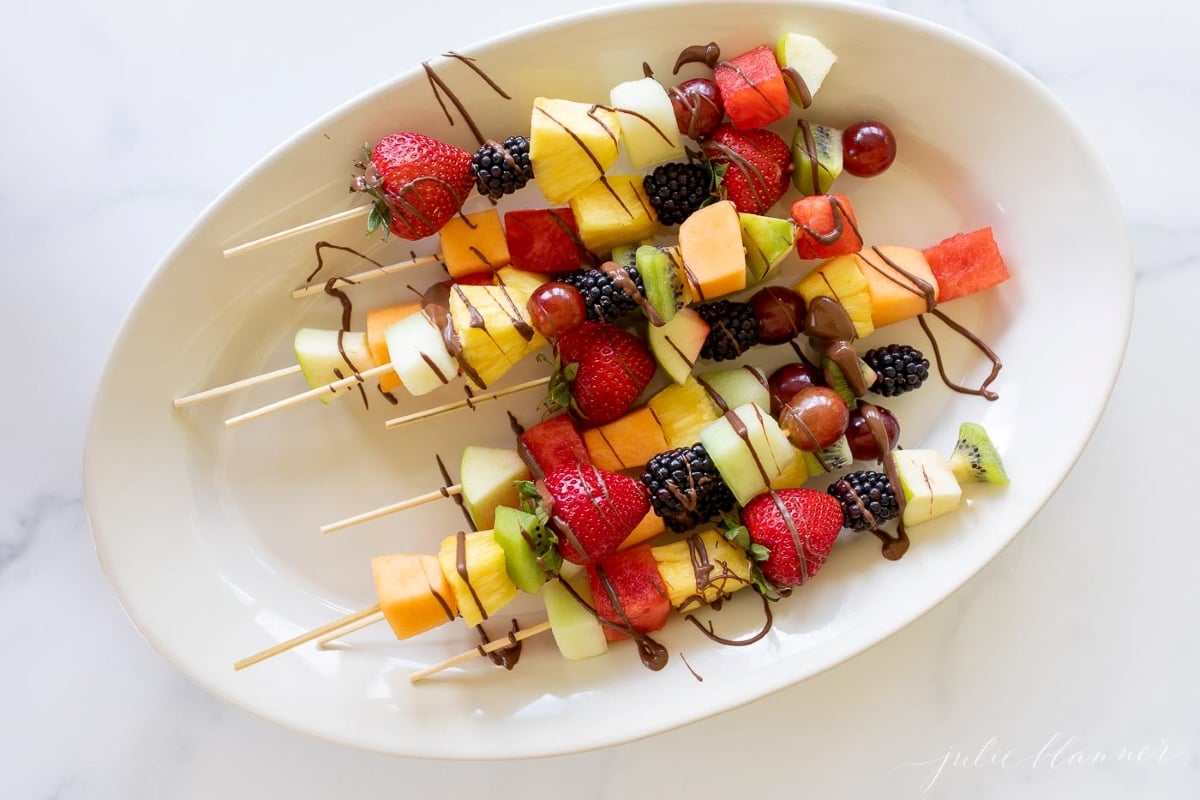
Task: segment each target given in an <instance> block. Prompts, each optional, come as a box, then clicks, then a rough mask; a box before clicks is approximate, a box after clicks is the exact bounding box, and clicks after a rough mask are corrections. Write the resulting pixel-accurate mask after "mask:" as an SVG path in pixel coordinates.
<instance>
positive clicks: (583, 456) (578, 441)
mask: <svg viewBox="0 0 1200 800" xmlns="http://www.w3.org/2000/svg"><path fill="white" fill-rule="evenodd" d="M517 451H518V452H519V453H520V454H521V458H522V459H523V460H524V461H525V464H526V465H527V466H528V467H529V471H530V472H531V473H533V476H534V477H535V478H542V477H545V476H546V475H548V474H549V473H551V472H553V471H554V470H556V469H558V468H559V467H570V466H574V465H576V464H590V463H592V462H591V459H590V458H589V456H588V451H587V447H585V446H584V444H583V439H582V438H581V437H580V436H579V430H578V429H577V428H576V427H575V423H574V422H573V421H572V420H571V417H570V416H568V415H567V414H560V415H558V416H557V417H551V418H550V419H547V420H544V421H542V422H539V423H538V424H537V425H534V426H533V427H532V428H530V429H528V430H527V431H525V432H524V433H522V434H521V435H520V437H518V439H517Z"/></svg>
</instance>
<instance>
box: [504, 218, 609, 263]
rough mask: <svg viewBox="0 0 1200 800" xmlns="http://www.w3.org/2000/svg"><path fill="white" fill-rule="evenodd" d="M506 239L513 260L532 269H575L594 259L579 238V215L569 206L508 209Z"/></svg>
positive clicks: (505, 220) (505, 224)
mask: <svg viewBox="0 0 1200 800" xmlns="http://www.w3.org/2000/svg"><path fill="white" fill-rule="evenodd" d="M504 240H505V242H506V243H507V244H508V253H509V263H511V264H512V266H514V267H516V268H517V269H523V270H528V271H529V272H541V273H543V274H546V275H553V274H554V273H557V272H571V271H572V270H576V269H579V265H580V264H581V263H583V262H585V261H590V260H591V254H590V253H588V251H587V250H586V249H585V248H584V246H583V240H582V239H580V238H579V227H578V226H577V225H576V224H575V215H574V214H573V213H572V212H571V209H570V208H566V207H563V208H538V209H524V210H520V211H509V212H507V213H506V214H505V215H504Z"/></svg>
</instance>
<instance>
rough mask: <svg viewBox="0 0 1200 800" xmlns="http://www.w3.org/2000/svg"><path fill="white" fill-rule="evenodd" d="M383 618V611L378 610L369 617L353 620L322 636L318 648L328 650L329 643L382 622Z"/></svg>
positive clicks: (318, 640)
mask: <svg viewBox="0 0 1200 800" xmlns="http://www.w3.org/2000/svg"><path fill="white" fill-rule="evenodd" d="M383 619H384V617H383V612H382V611H376V612H375V613H374V614H372V615H370V616H369V617H363V618H362V619H360V620H357V621H355V622H351V623H349V624H348V625H345V626H343V627H341V628H338V629H337V630H335V631H333V632H332V633H327V634H325V635H324V636H322V637H321V638H319V639H317V649H318V650H327V649H328V648H329V644H330V643H331V642H335V641H337V640H338V639H341V638H342V637H343V636H349V635H350V634H352V633H354V632H355V631H361V630H362V629H363V628H369V627H371V626H372V625H374V624H375V623H376V622H382V621H383Z"/></svg>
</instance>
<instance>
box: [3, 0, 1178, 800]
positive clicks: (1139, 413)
mask: <svg viewBox="0 0 1200 800" xmlns="http://www.w3.org/2000/svg"><path fill="white" fill-rule="evenodd" d="M599 5H602V4H601V3H599V2H595V0H591V2H588V0H581V2H576V3H574V4H572V3H571V2H570V0H568V2H565V3H564V2H551V0H526V2H524V3H510V4H502V5H497V4H491V3H488V4H485V3H483V2H481V0H458V2H456V3H454V6H455V11H454V13H446V14H444V15H440V16H430V15H422V14H416V15H411V16H410V12H407V11H405V10H404V8H405V6H404V4H392V5H391V6H383V7H369V6H360V7H357V8H356V12H357V13H350V12H349V11H345V10H334V8H333V6H332V5H330V6H329V7H328V8H324V9H322V10H317V11H304V12H302V11H300V10H299V9H298V8H297V6H296V5H295V4H294V3H284V2H281V0H252V1H251V2H248V3H245V2H242V3H237V2H233V1H232V0H211V1H210V2H208V3H204V4H173V3H165V4H164V3H150V2H146V0H117V2H114V3H105V4H93V3H82V2H68V3H65V4H38V3H34V2H32V1H31V0H17V2H16V3H15V4H6V5H5V12H4V16H5V18H6V19H5V22H4V25H3V30H4V33H3V34H0V41H2V42H3V45H2V46H0V66H2V67H3V72H4V74H5V75H6V78H5V80H4V81H3V83H0V107H2V108H3V109H4V129H5V139H6V146H5V147H4V148H2V149H0V176H2V177H3V186H4V188H3V191H2V192H0V209H2V211H3V213H0V233H2V235H3V239H4V242H5V247H4V251H3V256H2V257H0V258H2V263H3V277H4V280H5V284H6V290H5V293H4V299H3V301H2V303H0V307H2V308H3V312H4V313H3V314H0V330H3V333H4V336H5V338H7V339H8V340H9V341H10V342H13V343H17V342H20V343H22V346H26V347H31V348H32V352H31V354H29V355H27V356H23V357H21V358H19V359H18V358H15V357H14V361H13V362H12V365H13V366H14V372H13V377H14V379H15V380H14V384H13V385H11V387H10V389H9V391H7V392H5V393H4V395H3V397H2V399H0V409H2V410H3V413H0V426H2V429H3V438H2V440H3V442H4V452H5V458H4V459H3V461H2V462H0V464H2V466H0V469H2V470H3V473H2V474H3V482H2V484H0V485H2V486H3V489H2V491H0V514H2V519H3V523H2V524H0V642H3V645H2V649H3V652H4V657H3V658H2V659H0V775H3V779H2V780H0V785H3V786H4V790H3V791H0V794H2V795H3V796H5V797H11V798H20V799H21V800H40V799H41V798H46V800H49V799H50V798H59V799H61V800H74V798H94V799H96V800H110V799H111V800H117V799H118V798H120V799H121V800H127V799H128V798H205V800H208V799H209V798H215V797H234V798H241V797H282V796H286V797H291V798H297V799H299V798H327V797H331V796H337V797H380V796H386V795H393V794H397V793H403V794H405V795H410V796H411V795H417V794H422V793H426V792H435V791H440V792H442V793H448V794H449V795H450V796H467V795H468V794H476V793H482V792H487V793H488V795H489V796H492V797H497V798H506V797H513V798H517V797H521V798H527V797H533V796H543V795H544V796H559V795H560V794H561V793H562V792H563V791H570V792H571V793H572V795H573V796H575V797H580V798H584V797H589V798H607V797H622V798H632V797H652V796H653V797H682V796H700V795H701V794H703V796H712V797H717V796H731V795H732V796H754V795H762V794H765V792H766V791H767V790H775V791H780V790H782V791H788V792H791V793H795V794H797V795H800V794H804V795H806V796H818V797H819V796H832V797H893V798H900V797H918V796H929V797H974V798H993V797H995V798H1000V797H1017V796H1019V797H1022V798H1057V797H1091V798H1096V799H1097V800H1099V799H1100V798H1126V797H1154V798H1176V797H1178V798H1182V797H1193V796H1195V791H1196V786H1198V785H1200V724H1198V723H1197V719H1198V718H1200V717H1198V713H1197V712H1200V683H1198V682H1197V681H1196V680H1195V676H1196V675H1197V674H1198V673H1200V628H1198V627H1197V625H1196V624H1195V622H1194V617H1193V615H1192V613H1191V612H1192V610H1193V608H1194V607H1195V606H1196V605H1197V604H1200V589H1198V588H1197V587H1200V581H1197V579H1196V574H1197V566H1196V565H1197V564H1200V537H1198V536H1196V535H1195V532H1194V531H1193V530H1192V527H1191V526H1192V524H1193V522H1194V521H1193V520H1192V519H1191V518H1190V517H1189V516H1188V515H1186V514H1184V513H1183V510H1184V509H1185V508H1186V502H1185V501H1186V497H1187V496H1190V491H1191V490H1189V489H1187V484H1186V481H1187V478H1186V475H1187V474H1190V470H1191V469H1192V467H1193V465H1192V463H1191V458H1190V453H1189V452H1188V450H1187V447H1188V446H1190V441H1191V438H1192V437H1191V435H1190V433H1189V427H1188V423H1186V421H1185V420H1183V419H1182V417H1181V415H1182V413H1183V412H1182V411H1181V410H1179V409H1180V407H1179V405H1178V402H1176V400H1175V398H1176V397H1179V396H1181V395H1182V396H1186V391H1185V392H1183V393H1180V392H1176V391H1172V388H1173V386H1174V385H1177V384H1182V386H1181V387H1180V388H1182V389H1184V390H1187V389H1191V388H1195V387H1197V384H1198V381H1197V379H1196V377H1195V374H1194V372H1195V371H1194V370H1193V369H1192V368H1191V366H1190V365H1191V364H1192V363H1194V362H1195V360H1196V359H1197V358H1200V352H1197V351H1198V348H1197V345H1196V339H1195V338H1193V337H1192V336H1189V335H1187V334H1186V332H1185V330H1184V329H1185V327H1186V325H1187V324H1189V323H1188V320H1189V319H1190V314H1187V313H1185V301H1184V300H1183V299H1182V298H1184V297H1186V296H1187V295H1188V294H1190V293H1191V292H1196V291H1200V269H1198V268H1197V260H1196V255H1195V254H1194V253H1192V252H1191V247H1193V246H1197V245H1198V244H1200V226H1198V225H1197V221H1196V212H1195V200H1194V190H1193V188H1192V185H1191V181H1190V180H1188V179H1187V178H1186V176H1188V175H1195V174H1197V173H1198V172H1200V147H1197V146H1196V142H1195V137H1196V135H1197V130H1198V129H1200V127H1197V128H1194V127H1193V125H1197V126H1200V114H1198V112H1197V110H1196V108H1195V106H1194V101H1195V98H1197V97H1200V51H1197V49H1196V48H1195V46H1194V42H1195V41H1196V38H1197V33H1198V28H1200V11H1196V10H1195V9H1194V8H1191V7H1189V6H1186V5H1185V4H1179V3H1176V2H1173V0H1143V2H1141V3H1137V4H1128V5H1122V6H1119V7H1112V8H1105V9H1104V10H1103V11H1101V10H1098V9H1097V8H1096V6H1095V5H1094V4H1092V3H1085V2H1081V0H1071V2H1059V1H1058V0H1013V1H1006V2H1000V0H960V2H953V3H950V2H942V0H894V1H893V2H886V3H881V5H887V6H890V7H893V8H895V9H897V10H900V11H904V12H907V13H911V14H913V15H916V16H918V17H922V18H925V19H929V20H932V21H935V22H938V23H941V24H943V25H946V26H948V27H951V28H954V29H956V30H958V31H961V32H962V33H964V34H967V35H968V36H971V37H974V38H976V39H978V40H979V41H981V42H983V43H985V44H987V45H990V46H991V47H993V48H995V49H997V50H999V51H1000V52H1002V53H1004V54H1005V55H1007V56H1009V57H1010V58H1012V59H1014V60H1015V61H1016V62H1018V63H1019V64H1021V65H1022V66H1024V67H1025V68H1026V69H1028V70H1029V71H1030V72H1031V73H1033V74H1034V75H1035V76H1036V77H1037V78H1039V79H1040V80H1041V81H1043V82H1044V83H1045V84H1046V85H1047V86H1049V88H1050V89H1051V90H1052V91H1053V92H1054V93H1055V94H1056V95H1057V96H1058V97H1060V98H1061V99H1062V100H1063V101H1064V102H1065V103H1066V105H1067V106H1068V107H1069V109H1070V110H1071V112H1072V113H1073V114H1074V115H1075V117H1076V118H1077V119H1078V120H1079V121H1080V123H1081V124H1082V125H1083V127H1084V128H1085V129H1086V130H1087V131H1088V132H1089V134H1090V136H1091V138H1092V139H1093V141H1094V142H1095V144H1096V145H1097V146H1098V148H1099V150H1100V152H1101V154H1102V155H1103V157H1104V159H1105V160H1106V162H1107V164H1108V167H1109V169H1110V171H1111V174H1112V177H1113V180H1114V181H1115V183H1116V185H1117V187H1118V190H1119V192H1120V195H1121V198H1122V201H1123V204H1124V207H1125V210H1126V214H1127V219H1128V224H1129V228H1130V231H1131V234H1132V241H1133V248H1134V258H1135V268H1136V270H1137V282H1136V312H1135V318H1134V324H1133V332H1132V338H1131V339H1130V343H1129V350H1128V355H1127V359H1126V362H1125V366H1124V369H1123V372H1122V374H1121V378H1120V380H1119V382H1118V384H1117V387H1116V391H1115V393H1114V395H1113V397H1112V400H1111V403H1110V405H1109V408H1108V411H1107V413H1106V415H1105V417H1104V419H1103V420H1102V422H1101V424H1100V426H1099V429H1098V431H1097V432H1096V435H1095V438H1094V440H1093V441H1092V443H1091V445H1090V446H1089V447H1088V448H1087V450H1086V451H1085V452H1084V454H1083V456H1082V458H1081V460H1080V461H1079V464H1078V466H1077V467H1076V469H1075V470H1074V472H1073V473H1072V474H1071V476H1070V477H1069V478H1068V480H1067V481H1066V483H1065V484H1064V485H1063V487H1062V489H1061V490H1060V491H1059V492H1058V494H1057V495H1056V496H1055V498H1054V499H1053V500H1052V501H1051V502H1050V504H1049V505H1048V506H1047V507H1046V508H1045V510H1044V511H1043V512H1042V513H1041V514H1040V515H1039V516H1038V517H1037V519H1036V520H1035V521H1034V522H1033V524H1031V525H1030V526H1029V528H1028V529H1027V530H1026V531H1025V532H1024V533H1023V534H1022V535H1021V536H1020V537H1018V539H1017V540H1016V541H1015V542H1014V543H1013V544H1012V545H1011V546H1010V547H1009V548H1008V549H1007V550H1006V551H1005V552H1004V553H1003V554H1002V555H1001V556H1000V557H999V558H997V559H996V560H995V561H994V562H993V563H992V564H991V565H989V566H988V567H987V568H985V569H984V570H983V571H982V572H981V573H980V574H979V575H978V576H977V577H976V578H975V579H973V580H972V581H970V582H969V583H968V584H967V586H966V587H965V588H963V589H962V590H961V591H959V592H957V593H956V594H955V595H953V596H952V597H951V598H949V599H948V600H947V601H945V602H944V603H942V604H941V605H940V606H938V607H937V608H935V609H934V610H932V611H931V612H930V613H929V614H927V615H926V616H924V617H923V618H921V619H920V620H918V621H917V622H915V623H914V624H913V625H911V626H910V627H908V628H907V629H905V630H903V631H901V632H899V633H897V634H896V635H894V636H893V637H891V638H890V639H888V640H886V641H884V642H883V643H881V644H879V645H878V646H877V647H875V648H873V649H871V650H869V651H868V652H866V653H864V654H862V655H860V656H858V657H856V658H854V659H852V660H851V661H849V662H848V663H845V664H843V665H841V666H839V667H837V668H835V669H832V670H830V671H828V672H826V673H824V674H821V675H819V676H817V677H815V678H813V679H811V680H808V681H806V682H804V683H803V684H801V685H798V686H795V687H793V688H791V689H788V690H785V691H783V692H781V693H779V694H776V695H773V696H771V697H770V698H768V699H766V700H763V701H759V702H757V703H754V704H752V705H749V706H746V707H743V708H740V709H738V710H735V711H732V712H729V713H726V714H723V715H721V716H718V717H716V718H713V719H710V720H707V721H704V722H700V723H697V724H694V725H691V726H689V727H686V728H684V729H682V730H678V731H674V732H670V733H666V734H663V735H660V736H656V737H654V738H651V739H649V740H645V741H642V742H637V743H633V744H629V745H625V746H621V747H616V748H612V749H608V750H604V751H600V752H595V753H590V754H583V755H575V756H567V757H560V758H553V759H545V760H541V761H537V762H531V763H463V764H453V765H451V764H448V763H444V762H429V761H418V760H411V759H403V758H390V757H383V756H378V755H371V754H366V753H361V752H356V751H352V750H348V749H343V748H340V747H336V746H332V745H328V744H325V743H322V742H319V741H315V740H311V739H308V738H305V737H302V736H300V735H297V734H294V733H291V732H288V731H286V730H282V729H279V728H276V727H274V726H273V725H271V724H269V723H266V722H263V721H260V720H258V719H256V718H254V717H251V716H249V715H248V714H246V713H243V712H242V711H240V710H238V709H236V708H233V707H230V706H227V705H225V704H224V703H222V702H220V701H218V700H216V699H214V698H212V697H210V696H209V695H207V694H206V693H205V692H204V691H202V690H201V689H199V688H197V687H196V686H194V685H192V684H191V683H189V682H188V680H187V679H186V678H184V677H183V676H182V675H181V674H179V673H177V672H176V671H175V670H174V669H173V668H172V667H171V666H169V665H168V664H167V663H166V661H164V660H163V659H162V658H161V657H160V656H159V655H158V654H156V653H155V652H154V651H153V649H152V648H151V647H150V646H149V645H148V644H147V643H146V642H144V641H143V640H142V639H141V638H140V637H139V636H138V634H137V633H136V631H135V630H134V629H133V627H132V626H131V625H130V624H129V622H128V620H127V619H126V617H125V615H124V614H123V613H122V610H121V608H120V606H119V604H118V603H117V600H116V598H115V597H114V595H113V594H112V592H111V591H110V589H109V587H108V584H107V583H106V581H105V578H104V576H103V574H102V572H101V570H100V569H99V566H98V564H97V561H96V558H95V554H94V551H93V549H92V543H91V539H90V535H89V533H88V526H87V520H86V517H85V512H84V508H83V503H82V499H81V486H80V484H81V478H80V459H81V449H82V443H83V438H84V429H85V425H86V422H87V418H88V413H89V404H90V399H91V397H92V395H93V393H94V390H95V387H96V383H97V380H98V377H99V374H100V371H101V369H102V367H103V364H104V359H105V356H106V353H107V350H108V347H109V345H110V343H111V341H112V338H113V336H114V334H115V331H116V329H117V327H118V325H119V324H120V321H121V319H122V316H123V315H124V314H125V312H126V311H127V310H128V307H129V305H130V302H131V298H133V297H134V296H135V294H136V292H137V291H138V289H139V288H140V287H141V285H142V284H143V282H144V281H145V280H146V278H147V276H148V275H149V274H150V272H151V270H152V269H153V268H154V266H155V264H156V263H157V262H158V260H159V259H160V258H161V257H162V255H163V254H164V253H165V252H166V251H167V249H168V247H169V246H170V245H171V244H172V242H173V241H174V240H175V239H176V237H177V236H178V235H179V233H180V231H182V230H183V229H184V228H185V227H186V226H187V225H188V224H189V223H190V222H191V220H192V219H193V218H194V217H196V216H197V215H198V214H199V212H200V211H201V210H202V209H203V208H204V206H205V205H207V204H208V203H209V202H210V200H211V199H212V198H213V197H215V196H216V195H217V194H218V193H219V192H220V191H221V190H222V189H223V188H224V187H225V186H226V185H228V184H229V183H231V182H232V181H233V180H234V179H235V178H236V177H237V176H238V175H239V174H240V173H241V172H243V171H244V170H245V169H246V168H247V167H248V166H249V165H250V164H252V163H253V162H254V161H255V160H256V159H257V158H258V157H259V156H260V155H261V154H262V153H264V152H266V151H267V150H269V149H270V148H271V147H273V146H274V145H275V144H276V143H277V142H279V141H280V140H282V139H283V138H284V137H286V136H287V135H289V134H290V133H292V132H293V131H294V130H296V129H297V128H299V127H300V126H301V125H303V124H305V123H307V122H308V121H309V120H311V119H312V118H314V117H316V116H317V115H318V114H321V113H324V112H325V111H326V110H328V109H329V108H332V107H334V106H335V105H337V104H338V103H340V102H342V101H343V100H344V99H346V98H347V97H349V96H352V95H354V94H357V93H358V92H360V91H362V90H365V89H367V88H369V87H370V86H372V85H373V84H375V83H376V82H377V81H378V80H381V79H383V78H385V77H387V76H390V75H391V74H393V73H394V72H395V71H397V69H398V68H399V67H400V66H405V65H408V64H410V63H414V62H415V61H417V60H418V59H419V58H420V57H421V56H422V55H424V54H425V53H427V52H431V51H433V50H437V49H446V48H450V47H454V46H458V45H462V44H464V43H469V42H472V41H475V40H478V39H482V38H485V37H487V36H489V35H491V34H493V33H496V32H500V31H501V30H503V29H509V28H513V27H519V26H522V25H525V24H529V23H533V22H535V21H538V20H541V19H544V18H547V17H550V16H554V15H557V14H560V13H564V12H566V11H569V10H573V9H574V8H576V7H589V6H599ZM341 8H342V9H345V8H346V7H344V6H342V7H341ZM102 9H103V10H102ZM390 27H396V28H397V29H398V32H397V33H395V34H394V35H393V34H391V33H389V32H388V29H389V28H390ZM401 28H402V30H400V29H401ZM1004 124H1012V125H1019V124H1020V120H1006V121H1005V122H1004ZM1064 234H1066V235H1069V232H1064ZM47 310H49V311H52V312H58V311H62V312H63V314H64V316H63V321H64V322H65V323H66V324H62V325H60V326H59V327H58V328H53V327H49V326H48V322H49V321H50V317H49V315H47V314H44V313H42V312H43V311H47ZM35 312H36V313H35ZM1097 323H1098V324H1103V320H1097ZM1082 333H1083V332H1081V334H1082ZM1077 341H1078V343H1079V344H1078V345H1077V346H1079V347H1086V346H1087V345H1086V335H1080V336H1078V337H1077ZM14 356H15V354H14ZM1047 413H1051V414H1053V413H1059V412H1058V410H1056V409H1052V408H1048V409H1047ZM688 753H691V754H693V755H692V758H693V759H694V758H695V757H696V755H699V754H703V758H710V759H714V760H715V759H717V758H721V761H722V765H721V768H719V769H717V768H714V769H711V770H703V769H694V768H688V769H682V768H680V765H681V764H683V763H684V762H683V760H682V759H683V758H685V757H687V754H688ZM688 763H692V764H695V763H703V762H700V761H692V762H688ZM531 770H536V775H537V776H536V778H533V777H531Z"/></svg>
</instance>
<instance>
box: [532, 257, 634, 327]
mask: <svg viewBox="0 0 1200 800" xmlns="http://www.w3.org/2000/svg"><path fill="white" fill-rule="evenodd" d="M625 271H626V272H627V273H629V278H630V280H632V281H633V283H634V286H636V287H637V290H638V292H639V293H640V294H642V295H645V293H646V287H645V286H644V285H643V284H642V276H641V275H639V274H638V271H637V268H636V267H626V268H625ZM554 280H556V281H560V282H562V283H565V284H568V285H570V286H574V287H575V288H576V289H578V290H579V293H580V294H581V295H583V302H584V305H586V306H587V316H588V319H589V320H591V321H592V322H616V321H617V320H619V319H621V318H622V317H624V316H626V315H627V314H630V313H631V312H633V311H634V310H635V309H636V308H637V307H638V306H637V301H636V300H634V299H633V298H632V297H630V296H629V295H628V294H626V293H625V292H624V290H622V289H621V287H620V286H617V284H616V283H615V282H614V281H613V279H612V278H610V277H609V276H608V275H606V274H604V271H603V270H598V269H577V270H575V271H574V272H565V273H562V274H560V275H556V276H555V277H554Z"/></svg>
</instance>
